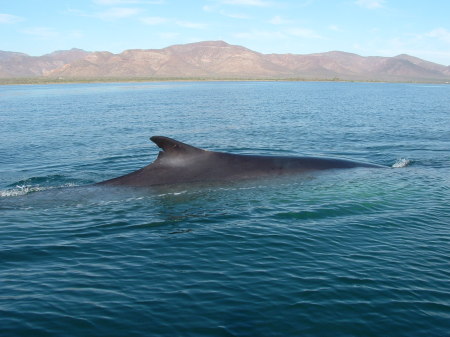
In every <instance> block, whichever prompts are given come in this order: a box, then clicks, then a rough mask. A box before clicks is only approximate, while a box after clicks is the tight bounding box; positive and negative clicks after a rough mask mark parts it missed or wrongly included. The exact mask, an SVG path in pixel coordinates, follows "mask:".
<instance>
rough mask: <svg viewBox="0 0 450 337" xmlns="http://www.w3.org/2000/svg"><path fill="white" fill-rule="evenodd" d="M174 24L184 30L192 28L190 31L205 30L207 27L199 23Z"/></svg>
mask: <svg viewBox="0 0 450 337" xmlns="http://www.w3.org/2000/svg"><path fill="white" fill-rule="evenodd" d="M175 23H176V24H177V25H178V26H180V27H184V28H192V29H205V28H206V27H207V26H208V25H207V24H205V23H200V22H189V21H175Z"/></svg>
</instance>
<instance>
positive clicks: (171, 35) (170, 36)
mask: <svg viewBox="0 0 450 337" xmlns="http://www.w3.org/2000/svg"><path fill="white" fill-rule="evenodd" d="M158 36H159V37H160V38H161V39H165V40H168V39H174V38H176V37H178V36H180V33H170V32H167V33H159V34H158Z"/></svg>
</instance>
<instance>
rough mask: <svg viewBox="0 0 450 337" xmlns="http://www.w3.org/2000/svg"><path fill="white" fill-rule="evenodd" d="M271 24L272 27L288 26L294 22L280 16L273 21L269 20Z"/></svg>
mask: <svg viewBox="0 0 450 337" xmlns="http://www.w3.org/2000/svg"><path fill="white" fill-rule="evenodd" d="M269 23H271V24H272V25H288V24H290V23H292V21H291V20H288V19H284V18H282V17H281V16H279V15H276V16H274V17H273V18H272V19H270V20H269Z"/></svg>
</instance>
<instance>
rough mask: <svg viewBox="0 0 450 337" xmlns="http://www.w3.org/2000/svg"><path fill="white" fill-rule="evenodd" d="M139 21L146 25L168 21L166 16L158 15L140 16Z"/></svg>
mask: <svg viewBox="0 0 450 337" xmlns="http://www.w3.org/2000/svg"><path fill="white" fill-rule="evenodd" d="M140 21H141V22H142V23H144V24H146V25H152V26H154V25H160V24H163V23H166V22H168V21H169V19H167V18H162V17H159V16H151V17H145V18H141V19H140Z"/></svg>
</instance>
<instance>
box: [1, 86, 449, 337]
mask: <svg viewBox="0 0 450 337" xmlns="http://www.w3.org/2000/svg"><path fill="white" fill-rule="evenodd" d="M449 117H450V86H449V85H429V84H385V83H325V82H322V83H308V82H161V83H138V84H118V83H111V84H70V85H69V84H68V85H34V86H1V87H0V163H1V165H0V336H2V337H9V336H14V337H16V336H33V337H38V336H58V337H59V336H80V337H86V336H168V337H173V336H333V337H337V336H383V337H386V336H396V337H397V336H424V337H425V336H450V124H449V121H450V118H449ZM152 135H164V136H169V137H173V138H176V139H178V140H180V141H183V142H186V143H189V144H192V145H194V146H198V147H202V148H205V149H209V150H215V151H226V152H231V153H242V154H264V155H289V156H293V155H313V156H327V157H339V158H340V157H344V158H350V159H354V160H359V161H368V162H373V163H378V164H383V165H388V166H395V168H389V169H386V170H384V169H383V170H380V169H375V170H374V169H352V170H341V171H329V172H326V173H321V174H314V175H303V176H297V177H291V178H289V179H282V180H261V181H249V182H241V183H234V184H223V185H195V186H173V187H167V188H162V189H156V190H129V189H104V188H98V187H91V186H86V185H89V184H91V183H94V182H98V181H101V180H105V179H109V178H113V177H116V176H119V175H122V174H125V173H128V172H131V171H133V170H136V169H138V168H140V167H142V166H144V165H147V164H148V163H150V162H151V161H153V160H154V159H155V156H156V155H157V153H158V149H157V148H156V146H155V145H154V144H153V143H151V142H150V141H149V140H148V138H149V137H150V136H152ZM61 187H62V188H61Z"/></svg>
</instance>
